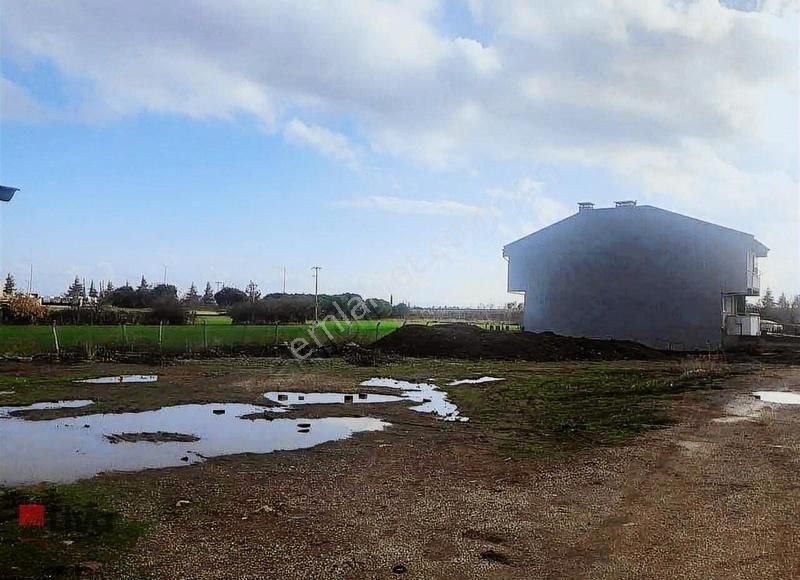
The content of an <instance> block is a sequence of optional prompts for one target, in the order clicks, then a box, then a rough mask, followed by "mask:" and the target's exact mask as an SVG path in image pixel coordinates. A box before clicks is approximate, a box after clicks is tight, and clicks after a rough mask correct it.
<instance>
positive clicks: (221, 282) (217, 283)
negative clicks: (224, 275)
mask: <svg viewBox="0 0 800 580" xmlns="http://www.w3.org/2000/svg"><path fill="white" fill-rule="evenodd" d="M214 284H216V285H217V292H219V289H220V287H224V286H225V282H223V281H222V280H217V281H216V282H214Z"/></svg>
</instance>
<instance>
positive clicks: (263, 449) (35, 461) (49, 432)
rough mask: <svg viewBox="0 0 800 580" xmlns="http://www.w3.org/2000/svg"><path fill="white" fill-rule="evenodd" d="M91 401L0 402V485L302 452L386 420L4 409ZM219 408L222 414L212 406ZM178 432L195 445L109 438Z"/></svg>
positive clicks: (232, 407) (245, 410)
mask: <svg viewBox="0 0 800 580" xmlns="http://www.w3.org/2000/svg"><path fill="white" fill-rule="evenodd" d="M87 404H91V401H63V402H60V403H37V404H35V405H29V406H27V407H0V417H2V418H3V419H2V420H0V485H22V484H31V483H38V482H42V481H50V482H70V481H75V480H77V479H81V478H85V477H92V476H94V475H96V474H98V473H101V472H104V471H136V470H140V469H145V468H158V467H172V466H179V465H191V464H192V463H198V462H200V461H203V460H204V459H205V458H209V457H217V456H221V455H230V454H233V453H269V452H272V451H278V450H287V449H305V448H309V447H313V446H315V445H319V444H320V443H325V442H327V441H335V440H339V439H345V438H347V437H350V436H351V435H353V434H354V433H358V432H362V431H380V430H382V429H384V428H385V427H387V426H388V425H389V423H386V422H384V421H381V420H379V419H373V418H370V417H329V418H324V419H304V420H301V421H300V422H302V423H303V425H304V427H302V432H299V431H298V425H299V424H300V423H299V422H298V421H296V420H293V419H274V420H272V421H263V420H246V419H241V418H240V417H241V416H242V415H247V414H257V413H264V412H265V411H269V410H270V409H269V408H267V407H262V406H258V405H245V404H238V403H226V404H204V405H178V406H174V407H164V408H162V409H158V410H156V411H144V412H140V413H119V414H94V415H83V416H80V417H68V418H60V419H52V420H46V421H28V420H25V419H22V418H17V417H13V416H11V415H10V413H12V412H14V411H20V410H29V409H30V410H33V409H53V408H66V407H69V408H75V407H81V406H85V405H87ZM215 409H216V410H219V409H224V410H225V413H224V414H215V413H213V410H215ZM160 431H163V432H173V433H183V434H187V435H193V436H195V437H199V439H200V440H199V441H196V442H180V441H166V442H136V443H128V442H125V441H121V442H117V443H111V442H109V440H108V439H107V438H106V436H107V435H113V434H119V433H157V432H160Z"/></svg>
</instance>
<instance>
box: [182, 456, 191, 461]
mask: <svg viewBox="0 0 800 580" xmlns="http://www.w3.org/2000/svg"><path fill="white" fill-rule="evenodd" d="M181 461H189V458H188V457H186V456H185V455H184V456H183V457H181Z"/></svg>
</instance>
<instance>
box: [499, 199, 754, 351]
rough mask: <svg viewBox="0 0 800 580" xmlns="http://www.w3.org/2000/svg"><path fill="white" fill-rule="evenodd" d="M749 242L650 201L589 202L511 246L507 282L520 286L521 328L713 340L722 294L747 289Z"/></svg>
mask: <svg viewBox="0 0 800 580" xmlns="http://www.w3.org/2000/svg"><path fill="white" fill-rule="evenodd" d="M748 249H749V246H748V244H747V243H746V237H742V235H740V234H737V233H735V232H730V231H728V230H724V229H722V228H718V227H715V226H713V225H711V224H703V223H701V222H697V221H695V220H691V219H684V218H683V217H682V216H676V215H675V214H669V213H666V212H661V211H659V210H655V209H653V210H651V209H650V208H646V207H639V208H614V209H610V210H606V209H603V210H589V211H586V212H581V213H579V214H577V215H575V216H574V217H573V218H572V219H569V220H566V221H564V222H561V223H560V224H559V225H558V227H556V228H550V229H547V230H543V231H542V232H540V233H538V234H537V235H535V236H532V237H530V238H527V239H525V240H523V241H522V242H520V243H518V244H515V245H514V246H511V247H509V248H508V250H507V255H508V257H509V285H510V288H509V289H510V290H515V289H522V290H524V292H525V313H524V317H523V323H524V326H525V329H526V330H530V331H535V332H541V331H552V332H556V333H558V334H565V335H569V336H587V337H597V338H609V337H610V338H616V339H628V340H635V341H638V342H642V343H644V344H648V345H650V346H654V347H658V348H667V347H669V346H671V347H672V348H685V349H702V348H707V347H708V346H709V345H710V346H712V347H716V346H719V345H720V343H721V327H722V319H721V295H722V293H724V292H744V291H745V290H746V278H747V250H748ZM512 281H513V282H514V284H515V285H517V286H519V288H513V287H511V283H512Z"/></svg>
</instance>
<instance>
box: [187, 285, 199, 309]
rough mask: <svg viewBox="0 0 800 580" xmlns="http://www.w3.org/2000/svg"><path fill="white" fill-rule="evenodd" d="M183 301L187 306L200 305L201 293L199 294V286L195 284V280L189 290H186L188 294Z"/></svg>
mask: <svg viewBox="0 0 800 580" xmlns="http://www.w3.org/2000/svg"><path fill="white" fill-rule="evenodd" d="M183 302H184V303H185V304H186V305H187V306H199V305H200V294H198V292H197V286H195V285H194V282H192V285H191V286H189V291H188V292H186V296H184V297H183Z"/></svg>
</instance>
